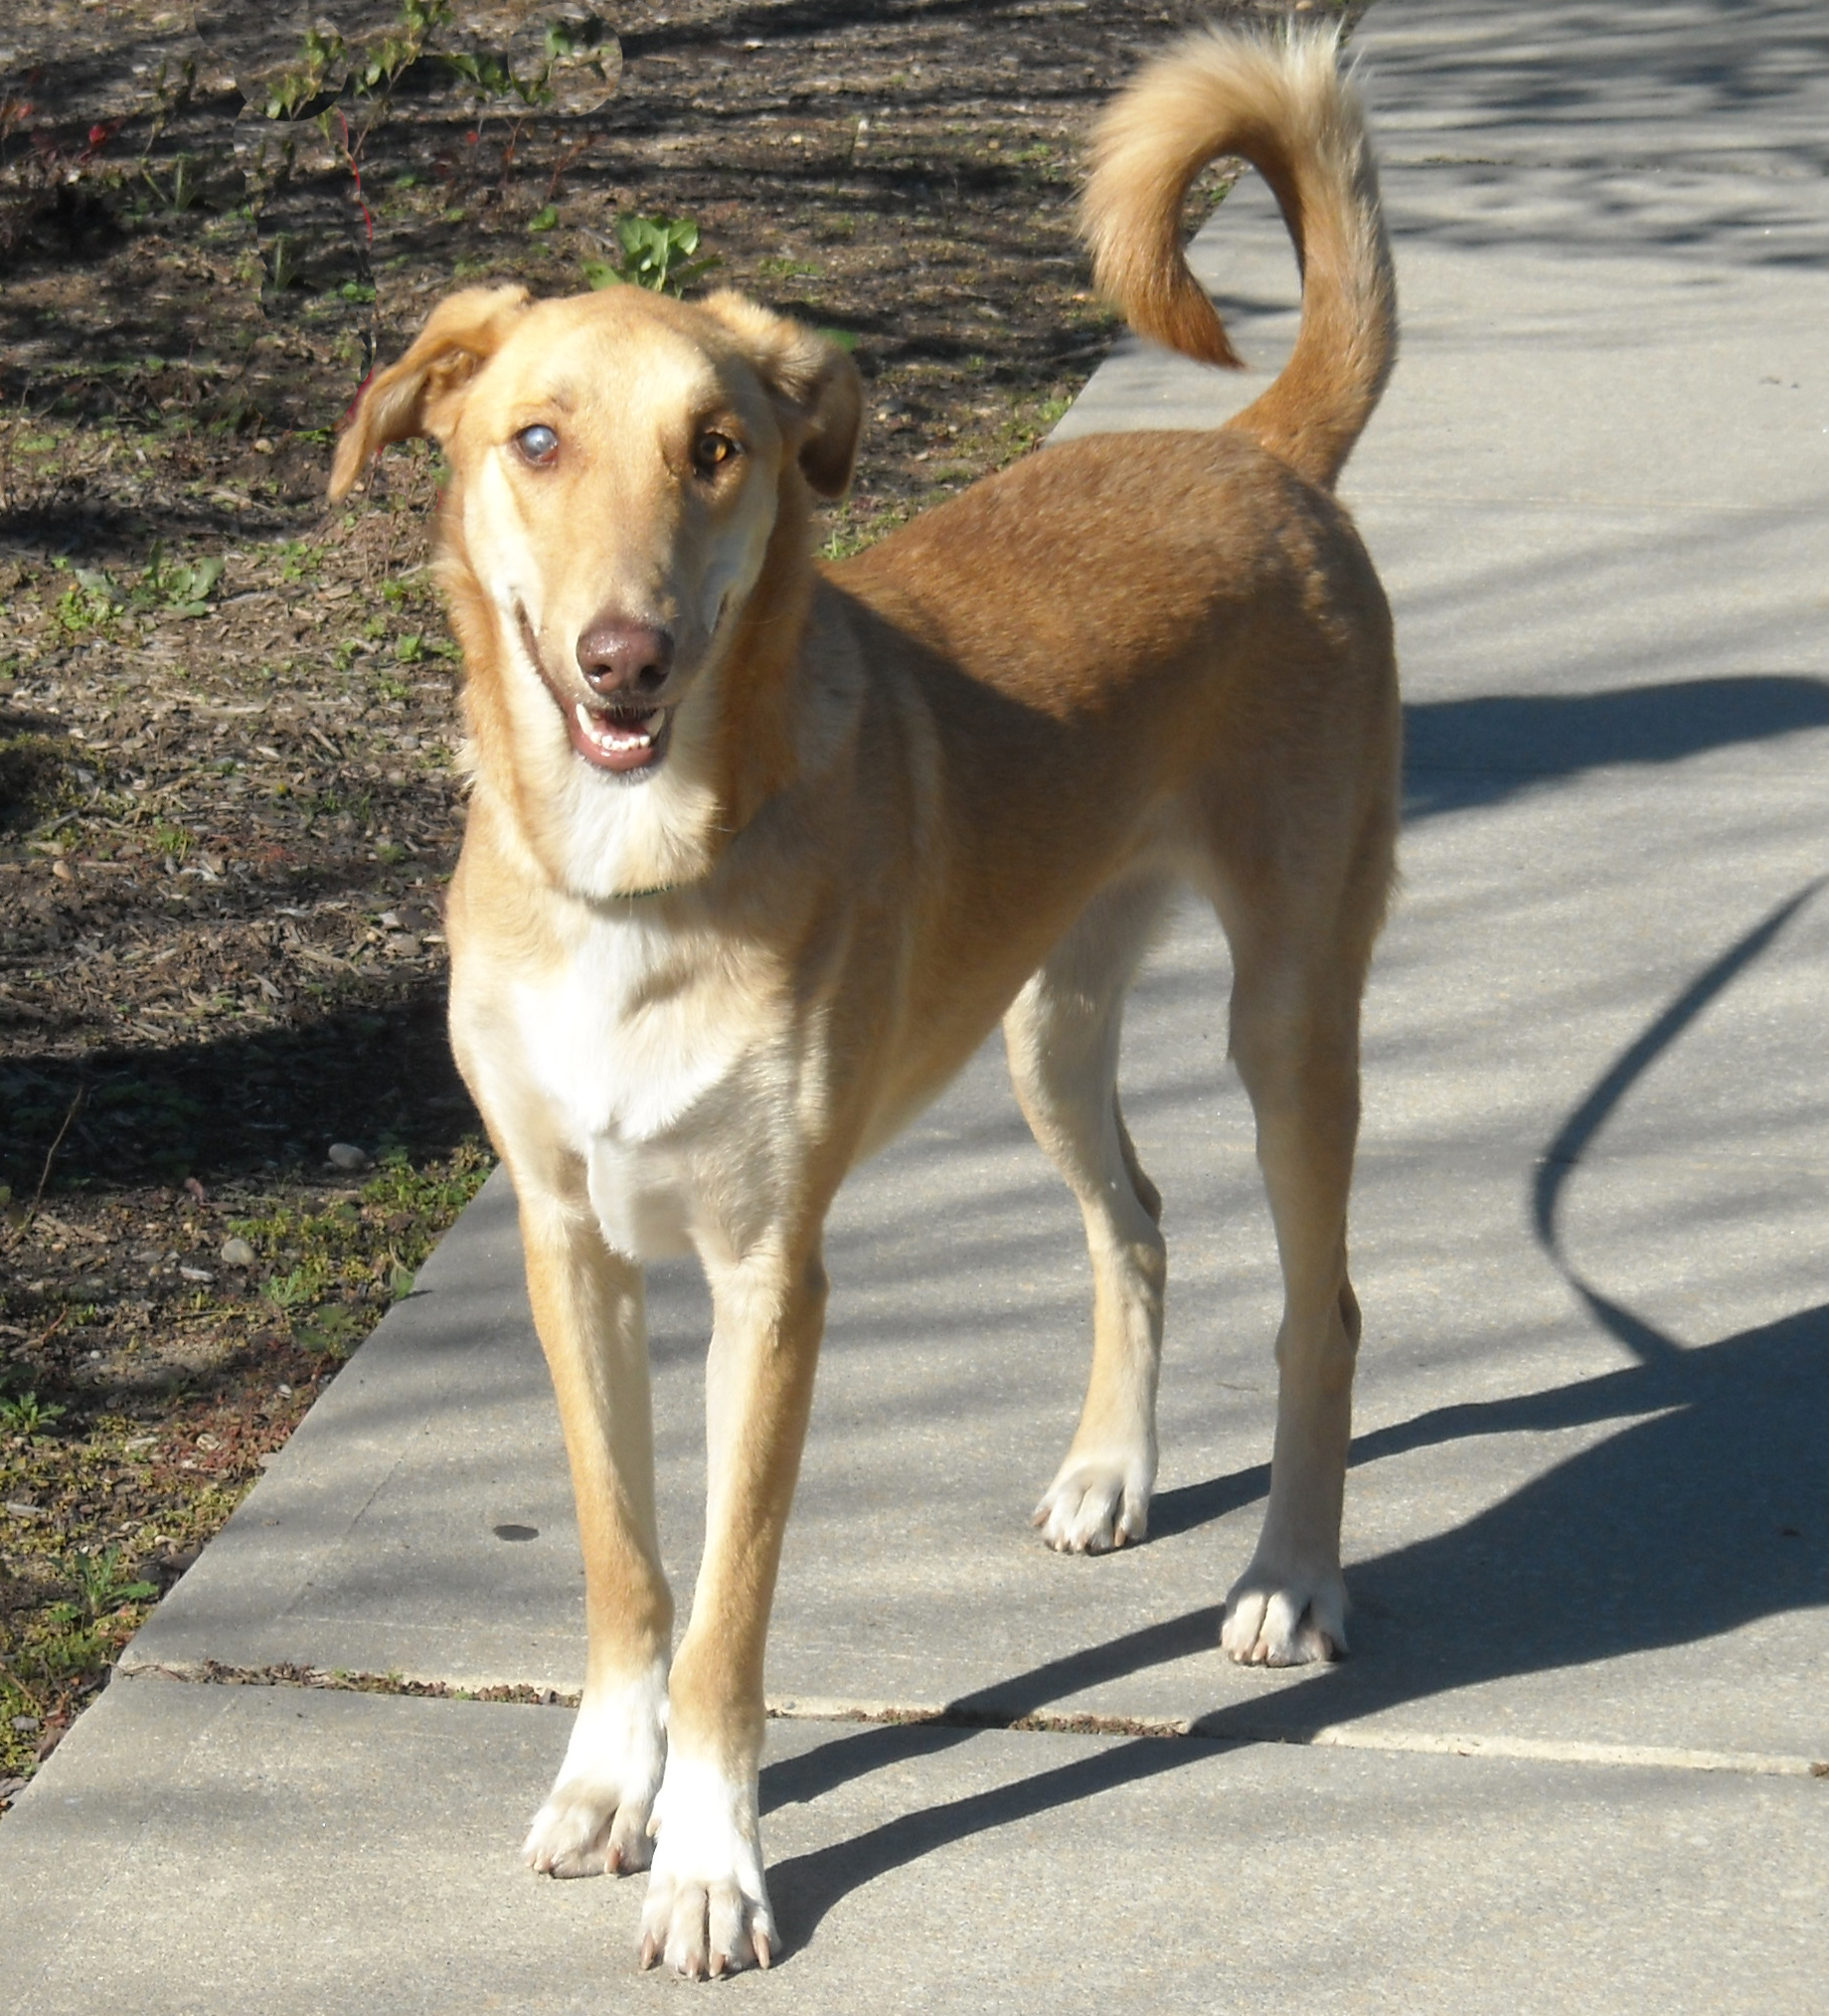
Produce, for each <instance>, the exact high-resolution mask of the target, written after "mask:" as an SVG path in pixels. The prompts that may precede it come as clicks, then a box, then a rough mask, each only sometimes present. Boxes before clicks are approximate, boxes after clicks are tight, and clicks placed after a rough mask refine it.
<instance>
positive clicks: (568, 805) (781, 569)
mask: <svg viewBox="0 0 1829 2016" xmlns="http://www.w3.org/2000/svg"><path fill="white" fill-rule="evenodd" d="M859 419H860V395H859V388H858V380H857V373H856V371H855V369H854V367H853V366H852V364H851V361H850V359H849V358H848V357H846V356H845V354H844V353H843V351H842V350H840V349H839V348H838V347H837V346H836V345H834V344H832V343H829V342H828V341H826V340H825V339H824V338H823V337H821V336H819V335H817V334H816V333H815V332H813V331H812V330H809V329H805V328H802V327H801V326H799V325H798V324H796V323H793V322H790V321H787V320H785V319H783V318H782V317H780V316H777V315H773V314H771V313H769V312H768V311H767V310H765V309H762V308H758V307H756V306H754V305H753V304H752V303H750V302H748V301H746V300H744V299H743V298H742V297H740V296H738V295H736V294H729V293H725V294H717V295H714V296H712V297H711V299H709V300H708V301H706V302H704V303H702V304H687V303H683V302H679V301H673V300H669V299H666V298H664V297H660V296H656V295H653V294H649V293H645V292H643V291H641V290H640V289H637V288H634V287H613V288H607V289H605V290H603V291H602V292H600V293H594V294H587V295H582V296H579V297H576V298H573V299H568V300H557V301H545V302H540V303H534V302H531V301H530V300H529V299H528V296H527V294H526V291H525V289H522V288H518V287H497V288H470V289H467V290H465V291H464V292H462V293H458V294H454V295H452V296H451V297H450V298H449V299H448V300H446V301H444V302H443V303H441V304H440V306H439V307H438V308H437V309H436V310H435V311H434V312H433V314H432V316H431V319H430V320H429V321H428V322H427V324H426V326H425V329H424V331H423V333H422V334H421V335H420V336H419V338H418V340H417V341H416V343H415V344H414V345H413V347H412V348H411V349H410V350H409V351H408V353H407V355H406V356H405V357H404V358H402V359H401V361H400V362H399V363H398V364H396V365H394V366H392V367H391V368H390V369H389V370H387V371H384V372H381V373H379V374H377V376H376V377H375V378H374V379H373V380H372V381H371V382H370V383H369V384H368V385H367V386H366V387H365V388H364V390H363V393H362V395H361V397H360V398H359V400H358V401H357V403H356V406H355V408H354V409H353V410H352V413H351V415H350V418H349V421H348V424H347V426H346V429H345V431H344V434H343V437H342V439H341V441H340V442H339V443H338V446H337V453H336V460H335V464H334V467H333V470H332V473H331V481H330V495H331V498H332V500H333V501H335V500H337V499H340V498H341V497H343V496H344V495H345V494H346V493H347V492H348V490H349V489H350V487H351V486H352V484H353V483H354V482H355V481H356V478H357V476H358V475H359V474H360V473H361V471H362V469H363V468H364V466H365V465H366V464H367V462H368V460H369V457H370V456H371V455H373V454H374V453H375V452H376V451H377V450H378V449H379V448H381V447H383V446H385V445H386V444H387V443H388V442H389V441H395V440H401V439H403V438H405V437H407V436H409V435H413V434H427V435H429V436H431V437H432V438H433V439H434V440H436V441H437V442H438V443H439V444H440V446H441V447H442V448H443V450H444V452H445V455H446V458H447V460H448V462H449V465H450V479H449V485H448V488H447V492H446V498H445V505H444V539H443V551H442V555H441V562H440V565H441V569H442V573H443V577H444V580H445V585H446V587H447V589H448V590H449V592H450V595H451V600H452V609H453V617H454V620H455V622H456V624H457V628H458V633H459V637H460V639H461V641H462V643H463V645H464V653H465V659H466V665H467V670H468V674H469V680H468V688H467V692H466V705H467V708H468V712H469V717H470V724H471V730H472V737H473V743H474V746H475V750H476V761H477V764H478V768H479V772H480V774H481V775H482V777H483V778H484V780H485V781H486V782H488V783H490V784H493V785H494V786H496V787H497V788H498V789H500V790H501V791H502V792H503V793H504V794H505V796H506V797H507V798H508V799H509V801H510V802H512V804H513V805H514V807H515V809H516V811H517V814H518V816H519V822H520V824H521V826H522V829H523V832H524V835H525V837H526V838H527V839H528V841H529V842H530V844H532V845H533V847H534V850H535V852H536V853H537V854H538V855H539V856H540V857H541V859H542V861H543V863H544V864H545V865H546V867H547V868H548V869H549V871H550V872H552V873H553V874H555V875H556V876H557V878H558V879H559V880H560V881H562V882H563V883H564V884H565V885H566V886H568V887H570V888H572V889H573V890H575V891H576V892H577V893H578V894H580V895H584V896H611V895H615V894H617V893H621V892H627V891H629V890H633V889H640V888H648V887H653V886H655V885H657V884H661V883H670V882H679V881H687V880H692V879H695V878H696V876H697V875H700V874H703V873H704V872H705V870H706V868H707V867H708V866H709V864H710V860H711V859H712V858H714V857H715V853H716V850H717V845H718V840H719V834H720V829H728V827H729V826H730V825H731V824H732V823H733V820H734V819H740V818H741V817H742V816H745V814H744V812H743V810H742V807H741V806H740V805H739V806H734V805H733V803H732V798H733V794H734V786H733V783H732V779H731V776H730V774H729V772H730V770H731V766H732V760H733V751H734V750H741V748H742V747H743V745H744V744H745V742H746V741H748V743H749V744H750V745H751V752H750V753H751V755H752V756H753V754H754V749H753V745H754V742H755V738H756V737H757V736H758V735H760V736H762V737H763V739H764V740H765V739H766V730H765V728H764V726H763V724H762V723H761V722H760V721H759V719H758V718H757V712H758V708H759V707H760V706H761V703H762V702H763V700H764V698H765V697H766V696H765V695H764V694H763V693H761V692H760V691H759V690H757V688H758V686H760V685H765V684H766V683H767V680H768V676H769V668H768V665H767V664H766V663H757V664H754V665H752V664H751V660H752V659H755V657H756V652H755V651H754V650H753V649H750V648H746V649H745V651H744V652H743V653H742V654H741V657H742V660H743V662H742V665H741V666H740V667H736V668H731V667H730V666H729V661H730V660H731V659H732V656H733V654H732V648H731V647H732V645H733V642H734V641H735V640H736V639H737V638H738V637H739V636H740V635H741V634H743V633H744V632H745V630H746V625H747V627H748V632H749V633H750V639H749V641H750V643H751V644H753V642H754V640H755V636H756V634H757V633H758V632H759V633H765V634H766V635H767V636H768V638H769V639H770V650H772V651H773V653H774V655H775V656H777V657H778V656H779V653H780V647H781V646H782V644H783V643H786V645H787V647H788V649H789V651H790V652H791V649H792V647H793V645H794V644H795V643H797V641H798V637H797V632H798V622H797V621H796V620H794V618H795V617H796V616H800V617H803V614H804V596H805V592H806V589H805V583H806V580H807V577H808V566H809V563H808V559H807V556H806V551H805V548H806V533H805V519H806V510H807V503H808V493H809V491H810V492H813V493H816V494H818V495H822V496H828V497H832V496H837V495H839V494H840V493H841V492H842V491H843V489H844V487H845V485H846V484H847V483H848V482H849V480H850V475H851V465H852V461H853V458H854V456H855V453H856V448H857V436H858V423H859ZM765 562H766V563H767V566H766V568H765V565H764V563H765ZM765 574H766V575H767V576H768V577H769V580H768V581H767V583H766V584H765V586H764V587H761V588H758V584H763V583H764V576H765ZM796 596H797V597H798V603H797V606H795V607H792V608H790V607H786V606H773V605H771V606H770V607H769V608H767V609H766V610H758V609H757V607H755V606H754V605H755V604H756V603H758V602H761V601H765V600H769V599H770V598H772V603H773V604H779V603H781V602H782V599H783V597H786V598H787V599H788V600H790V601H791V600H793V599H794V598H795V597H796ZM763 615H766V616H767V617H768V618H770V620H768V621H766V622H763V621H760V620H758V619H759V618H760V617H761V616H763ZM783 618H785V619H786V620H785V622H783V620H782V619H783ZM787 631H792V632H794V634H793V635H792V636H791V637H790V636H787V635H786V634H785V633H786V632H787ZM761 655H762V658H763V659H764V660H765V659H767V657H768V653H767V652H763V653H762V654H761ZM727 669H729V670H730V674H731V676H729V677H727V676H726V674H727ZM777 669H778V668H777ZM742 689H748V690H742ZM736 795H737V796H738V797H739V798H741V796H742V793H741V791H737V792H736Z"/></svg>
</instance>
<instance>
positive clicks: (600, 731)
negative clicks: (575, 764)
mask: <svg viewBox="0 0 1829 2016" xmlns="http://www.w3.org/2000/svg"><path fill="white" fill-rule="evenodd" d="M573 713H574V714H576V715H577V717H578V725H579V727H580V728H582V730H583V731H584V733H585V735H587V736H588V737H589V738H590V740H591V742H593V743H594V744H595V745H596V747H597V748H598V749H601V750H630V749H645V748H646V747H647V745H648V744H649V743H651V742H652V741H653V740H654V724H655V723H656V722H657V721H658V720H659V719H660V711H659V709H658V708H657V709H656V710H655V712H654V713H652V714H644V715H642V716H641V725H640V727H636V726H635V725H634V724H633V723H632V722H631V723H630V724H628V725H627V726H622V725H619V724H613V723H611V722H610V721H609V720H608V719H607V718H604V717H600V716H598V715H594V714H592V713H591V711H590V710H589V708H587V707H586V706H585V705H584V703H583V702H582V700H580V701H576V702H574V704H573Z"/></svg>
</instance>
